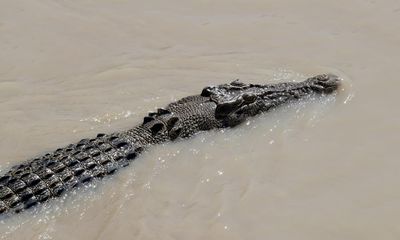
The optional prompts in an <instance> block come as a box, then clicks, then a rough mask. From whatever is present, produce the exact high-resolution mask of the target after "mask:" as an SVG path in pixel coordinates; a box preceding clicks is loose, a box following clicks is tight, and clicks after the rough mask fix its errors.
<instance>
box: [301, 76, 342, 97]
mask: <svg viewBox="0 0 400 240" xmlns="http://www.w3.org/2000/svg"><path fill="white" fill-rule="evenodd" d="M340 82H341V79H340V78H339V77H338V76H336V75H334V74H331V73H329V74H321V75H317V76H315V77H313V78H310V79H308V84H309V86H310V87H311V88H312V89H313V90H314V91H316V92H320V93H331V92H333V91H335V90H337V89H338V87H339V86H340Z"/></svg>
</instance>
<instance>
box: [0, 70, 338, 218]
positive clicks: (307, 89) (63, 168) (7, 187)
mask: <svg viewBox="0 0 400 240" xmlns="http://www.w3.org/2000/svg"><path fill="white" fill-rule="evenodd" d="M340 82H341V79H340V78H339V77H338V76H336V75H333V74H321V75H317V76H314V77H311V78H308V79H306V80H305V81H303V82H283V83H274V84H265V85H261V84H246V83H243V82H241V81H239V80H236V81H233V82H231V83H227V84H221V85H216V86H208V87H205V88H204V89H203V90H202V92H201V93H200V94H198V95H193V96H188V97H185V98H182V99H180V100H178V101H176V102H172V103H170V104H169V105H167V106H166V107H165V108H159V109H157V110H156V111H154V112H150V113H149V114H148V115H147V116H146V117H144V119H143V123H141V124H138V125H137V126H135V127H133V128H131V129H129V130H126V131H123V132H119V133H112V134H104V133H100V134H98V135H97V136H96V137H93V138H91V139H82V140H80V141H79V142H77V143H75V144H70V145H68V146H66V147H63V148H59V149H57V150H55V151H53V152H50V153H46V154H44V155H41V156H39V157H36V158H33V159H30V160H28V161H25V162H22V163H21V164H18V165H16V166H13V167H11V169H10V170H8V171H6V172H5V173H4V174H2V175H1V176H0V214H2V215H4V214H13V213H18V212H21V211H22V210H24V209H28V208H31V207H32V206H35V205H38V204H40V203H43V202H45V201H47V200H49V199H52V198H56V197H59V196H61V195H63V194H64V193H66V192H67V191H71V189H73V188H76V187H78V186H80V185H83V184H85V183H88V182H90V181H93V180H94V179H100V178H102V177H104V176H107V175H110V174H113V173H115V172H116V171H117V170H118V169H120V168H122V167H126V166H128V165H129V164H130V163H131V162H132V161H133V160H134V159H135V158H137V156H138V155H139V154H140V153H142V152H143V151H145V150H146V149H148V148H149V147H150V146H152V145H155V144H160V143H165V142H169V141H175V140H177V139H185V138H189V137H191V136H193V135H195V134H196V133H199V132H202V131H207V130H212V129H218V128H228V127H234V126H237V125H239V124H240V123H242V122H244V121H245V120H246V119H248V118H249V117H252V116H256V115H258V114H260V113H263V112H267V111H269V110H271V109H274V108H276V107H278V106H281V105H283V104H286V103H289V102H293V101H295V100H298V99H302V98H304V97H306V96H311V95H315V94H317V95H326V94H330V93H333V92H336V91H337V89H338V86H339V85H340Z"/></svg>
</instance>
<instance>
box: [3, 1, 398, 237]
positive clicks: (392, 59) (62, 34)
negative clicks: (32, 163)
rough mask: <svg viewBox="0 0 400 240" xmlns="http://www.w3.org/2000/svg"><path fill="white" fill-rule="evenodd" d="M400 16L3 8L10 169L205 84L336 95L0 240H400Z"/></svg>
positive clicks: (293, 10)
mask: <svg viewBox="0 0 400 240" xmlns="http://www.w3.org/2000/svg"><path fill="white" fill-rule="evenodd" d="M399 70H400V2H399V1H398V0H384V1H383V0H382V1H374V0H351V1H345V0H338V1H317V0H293V1H281V0H250V1H228V0H220V1H209V0H201V1H176V0H172V1H161V0H155V1H128V0H109V1H106V0H82V1H68V0H25V1H24V0H17V1H14V0H2V1H0V121H1V124H0V136H1V138H0V171H1V172H4V171H6V170H7V169H9V168H10V167H11V166H12V165H14V164H17V163H19V162H22V161H24V160H26V159H28V158H31V157H34V156H37V155H39V154H43V153H45V152H47V151H51V150H54V149H56V148H58V147H62V146H65V145H67V144H69V143H71V142H76V141H78V140H79V139H81V138H86V137H93V136H95V134H96V133H98V132H106V133H111V132H115V131H120V130H124V129H128V128H130V127H132V126H134V125H136V124H138V123H140V122H141V119H142V117H143V116H144V115H145V114H146V113H147V112H148V111H151V110H154V108H155V107H162V106H165V105H166V104H168V103H169V102H171V101H173V100H175V99H178V98H181V97H184V96H187V95H192V94H197V93H199V92H200V91H201V89H202V88H203V87H204V86H207V85H211V84H220V83H225V82H228V81H231V80H234V79H236V78H240V79H241V80H242V81H244V82H254V83H267V82H278V81H293V80H295V81H299V80H302V79H304V78H306V77H308V76H312V75H315V74H319V73H325V72H332V73H335V74H338V75H340V76H341V77H342V78H343V85H342V87H341V89H340V91H338V93H337V94H336V95H335V96H329V97H326V98H319V99H314V100H312V101H305V102H300V103H297V104H292V105H290V106H286V107H283V108H281V109H280V110H277V111H273V112H270V113H268V114H265V115H263V116H261V117H258V118H254V119H251V120H249V121H248V122H246V123H245V124H243V125H242V126H240V127H237V128H234V129H226V130H224V131H211V132H208V133H203V134H199V135H198V136H196V137H194V138H192V139H189V140H185V141H179V142H176V143H169V144H165V145H160V146H156V147H153V148H151V149H150V150H149V151H148V152H146V153H145V154H143V155H142V156H140V157H139V158H138V159H137V160H135V162H134V163H133V164H131V165H130V166H129V167H127V168H125V169H123V170H121V171H120V172H118V174H116V175H114V176H112V177H109V178H106V179H104V180H102V181H98V182H96V183H94V184H90V185H87V186H86V187H84V188H81V189H78V190H76V191H74V192H71V193H69V194H67V195H66V196H64V197H63V198H61V199H58V200H54V201H50V202H49V203H46V204H43V205H41V206H40V207H38V208H35V209H33V210H30V211H26V212H24V213H22V214H19V215H17V216H15V217H11V218H6V219H1V220H0V239H87V240H91V239H185V240H186V239H229V240H234V239H274V240H288V239H296V240H299V239H304V240H311V239H315V240H320V239H324V240H333V239H340V240H343V239H360V240H361V239H362V240H366V239H374V240H375V239H400V225H399V222H400V158H399V156H398V151H397V150H398V149H397V147H399V143H400V137H399V136H400V135H399V133H400V108H399V106H398V105H399V93H398V91H399V90H398V89H399V88H400V79H399V78H398V72H399Z"/></svg>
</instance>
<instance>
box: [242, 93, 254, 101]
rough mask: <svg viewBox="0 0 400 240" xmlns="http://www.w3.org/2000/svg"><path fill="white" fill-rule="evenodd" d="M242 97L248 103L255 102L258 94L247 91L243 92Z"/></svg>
mask: <svg viewBox="0 0 400 240" xmlns="http://www.w3.org/2000/svg"><path fill="white" fill-rule="evenodd" d="M242 98H243V100H244V101H245V102H246V103H253V102H255V101H256V99H257V96H256V95H254V94H248V93H245V94H243V96H242Z"/></svg>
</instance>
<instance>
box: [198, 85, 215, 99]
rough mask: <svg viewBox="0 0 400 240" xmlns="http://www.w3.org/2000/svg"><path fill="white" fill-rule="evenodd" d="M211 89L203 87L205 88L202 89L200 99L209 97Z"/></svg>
mask: <svg viewBox="0 0 400 240" xmlns="http://www.w3.org/2000/svg"><path fill="white" fill-rule="evenodd" d="M211 93H212V92H211V87H205V88H203V91H201V94H200V95H201V96H202V97H209V96H211Z"/></svg>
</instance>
